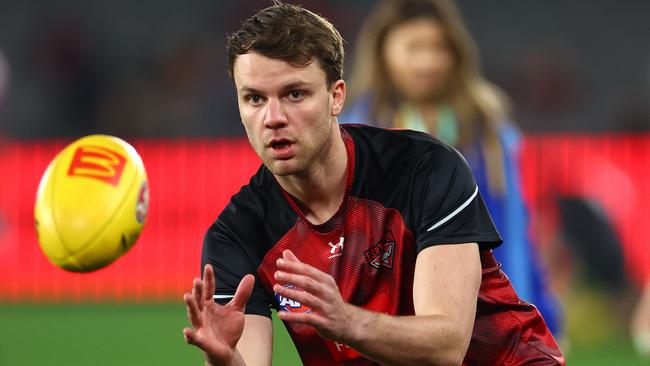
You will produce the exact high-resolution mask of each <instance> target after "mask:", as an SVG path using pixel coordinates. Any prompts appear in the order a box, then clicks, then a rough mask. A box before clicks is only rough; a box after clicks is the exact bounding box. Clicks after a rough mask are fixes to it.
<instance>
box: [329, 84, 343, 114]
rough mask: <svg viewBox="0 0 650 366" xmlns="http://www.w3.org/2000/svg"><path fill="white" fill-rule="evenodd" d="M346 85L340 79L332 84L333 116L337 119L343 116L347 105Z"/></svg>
mask: <svg viewBox="0 0 650 366" xmlns="http://www.w3.org/2000/svg"><path fill="white" fill-rule="evenodd" d="M346 91H347V89H346V85H345V81H343V79H339V80H337V81H335V82H334V83H333V84H332V88H331V91H330V93H331V95H332V116H334V117H336V116H338V115H339V114H341V111H342V110H343V104H344V103H345V93H346Z"/></svg>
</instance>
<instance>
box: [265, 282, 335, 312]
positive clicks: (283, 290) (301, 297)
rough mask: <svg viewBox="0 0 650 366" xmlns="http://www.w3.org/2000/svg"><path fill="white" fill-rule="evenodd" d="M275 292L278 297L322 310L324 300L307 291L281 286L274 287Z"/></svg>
mask: <svg viewBox="0 0 650 366" xmlns="http://www.w3.org/2000/svg"><path fill="white" fill-rule="evenodd" d="M273 291H275V292H276V293H277V294H278V295H281V296H284V297H286V298H288V299H291V300H294V301H298V302H299V303H301V304H303V305H306V306H309V307H310V308H312V309H321V308H322V304H323V300H322V299H321V298H319V297H317V296H314V295H313V294H311V293H309V292H307V291H301V290H296V289H292V288H288V287H284V286H281V285H278V284H276V285H274V286H273Z"/></svg>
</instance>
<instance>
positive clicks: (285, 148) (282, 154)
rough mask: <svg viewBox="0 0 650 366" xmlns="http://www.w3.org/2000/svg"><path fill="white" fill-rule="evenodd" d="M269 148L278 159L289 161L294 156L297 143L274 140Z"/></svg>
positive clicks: (286, 140)
mask: <svg viewBox="0 0 650 366" xmlns="http://www.w3.org/2000/svg"><path fill="white" fill-rule="evenodd" d="M267 146H268V148H269V149H270V150H271V155H272V156H273V157H274V158H276V159H289V158H291V157H292V156H293V150H294V149H293V147H294V146H295V142H293V141H291V140H289V139H285V138H279V139H273V140H271V141H270V142H269V143H268V145H267Z"/></svg>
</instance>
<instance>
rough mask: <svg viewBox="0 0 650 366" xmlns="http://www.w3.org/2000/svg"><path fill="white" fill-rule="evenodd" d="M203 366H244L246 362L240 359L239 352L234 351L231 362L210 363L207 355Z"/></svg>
mask: <svg viewBox="0 0 650 366" xmlns="http://www.w3.org/2000/svg"><path fill="white" fill-rule="evenodd" d="M205 366H246V362H245V361H244V359H243V358H242V356H241V354H240V353H239V351H237V350H235V354H234V355H233V357H232V360H231V361H230V362H228V363H223V362H216V361H210V359H209V357H208V355H207V354H206V355H205Z"/></svg>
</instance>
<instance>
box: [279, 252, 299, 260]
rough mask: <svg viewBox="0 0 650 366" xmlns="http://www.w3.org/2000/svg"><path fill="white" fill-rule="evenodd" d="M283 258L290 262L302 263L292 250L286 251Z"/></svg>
mask: <svg viewBox="0 0 650 366" xmlns="http://www.w3.org/2000/svg"><path fill="white" fill-rule="evenodd" d="M282 257H283V258H284V259H286V260H288V261H293V262H300V259H298V257H296V255H295V254H293V252H292V251H291V250H290V249H286V250H285V251H283V252H282Z"/></svg>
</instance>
